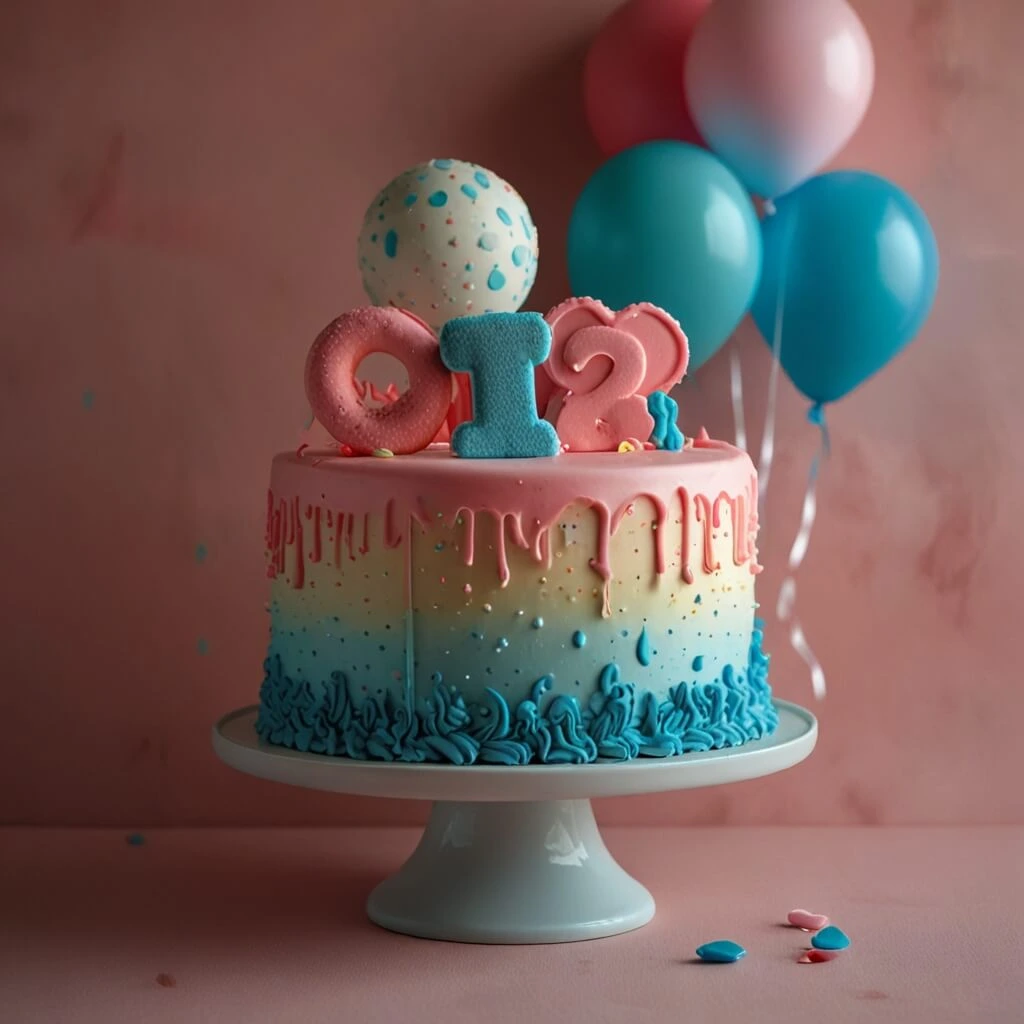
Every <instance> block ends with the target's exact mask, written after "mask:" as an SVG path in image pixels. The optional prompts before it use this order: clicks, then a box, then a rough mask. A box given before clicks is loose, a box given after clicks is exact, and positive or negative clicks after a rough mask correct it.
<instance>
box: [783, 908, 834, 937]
mask: <svg viewBox="0 0 1024 1024" xmlns="http://www.w3.org/2000/svg"><path fill="white" fill-rule="evenodd" d="M786 920H787V921H788V922H789V923H790V924H791V925H792V926H793V927H794V928H802V929H803V930H804V931H805V932H817V931H820V930H821V929H822V928H824V927H825V926H826V925H827V924H828V917H827V916H826V915H825V914H812V913H811V911H809V910H791V911H790V912H789V914H787V915H786Z"/></svg>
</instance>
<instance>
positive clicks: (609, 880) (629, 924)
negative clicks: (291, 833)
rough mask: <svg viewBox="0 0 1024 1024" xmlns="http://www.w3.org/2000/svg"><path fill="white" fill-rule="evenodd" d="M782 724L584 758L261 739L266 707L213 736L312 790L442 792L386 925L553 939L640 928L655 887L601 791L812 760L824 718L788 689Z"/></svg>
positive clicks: (373, 909) (467, 937)
mask: <svg viewBox="0 0 1024 1024" xmlns="http://www.w3.org/2000/svg"><path fill="white" fill-rule="evenodd" d="M775 706H776V709H777V710H778V712H779V726H778V728H777V729H776V731H775V732H774V733H773V734H772V735H771V736H768V737H765V738H764V739H760V740H755V741H753V742H751V743H746V744H744V745H743V746H742V747H737V748H736V749H734V750H712V751H707V752H702V753H695V754H683V755H682V756H680V757H668V758H661V759H656V758H638V759H637V760H634V761H625V762H597V763H595V764H586V765H527V766H525V767H518V768H515V767H513V768H505V767H501V766H491V765H469V766H466V767H457V766H454V765H436V764H385V763H379V762H366V761H351V760H348V759H346V758H338V757H327V756H325V755H322V754H303V753H300V752H298V751H295V750H286V749H284V748H282V747H273V746H269V745H267V744H264V743H261V742H260V740H259V738H258V737H257V735H256V730H255V722H256V708H242V709H241V710H239V711H234V712H232V713H231V714H228V715H225V716H224V718H222V719H221V720H220V721H219V722H218V723H217V724H216V725H215V726H214V729H213V746H214V750H215V751H216V752H217V754H218V755H219V757H220V758H221V759H222V760H223V761H225V762H226V763H227V764H229V765H231V766H232V767H233V768H237V769H238V770H239V771H243V772H247V773H249V774H251V775H257V776H259V777H260V778H264V779H272V780H274V781H277V782H286V783H290V784H292V785H296V786H303V787H305V788H309V789H322V790H328V791H332V792H337V793H354V794H359V795H362V796H380V797H403V798H407V799H409V798H411V799H427V800H432V801H434V804H433V809H432V811H431V815H430V821H429V822H428V824H427V828H426V831H425V832H424V834H423V836H422V838H421V839H420V843H419V845H418V846H417V847H416V850H415V851H414V852H413V854H412V856H411V857H410V858H409V860H408V861H406V863H405V864H404V865H403V866H402V868H401V869H400V870H399V871H398V873H397V874H395V875H394V876H393V877H391V878H389V879H387V880H386V881H384V882H382V883H381V884H380V885H378V886H377V888H376V889H374V890H373V892H372V893H371V894H370V898H369V900H368V902H367V913H368V914H369V916H370V919H371V920H372V921H374V922H375V923H376V924H379V925H381V926H382V927H384V928H387V929H390V930H391V931H395V932H402V933H404V934H407V935H415V936H418V937H420V938H428V939H448V940H451V941H455V942H486V943H544V942H573V941H577V940H580V939H596V938H601V937H603V936H607V935H617V934H619V933H620V932H627V931H631V930H632V929H634V928H639V927H641V926H642V925H644V924H646V923H647V922H648V921H650V919H651V918H652V917H653V916H654V900H653V898H652V897H651V894H650V893H649V892H648V891H647V890H646V889H645V888H644V887H643V886H642V885H641V884H640V883H639V882H637V881H636V880H635V879H633V878H631V877H630V876H629V875H628V874H627V873H626V872H625V871H623V869H622V868H621V867H619V865H618V864H617V863H616V862H615V860H614V859H613V858H612V856H611V854H610V853H609V852H608V850H607V848H606V847H605V845H604V841H603V840H602V839H601V834H600V832H599V831H598V828H597V823H596V822H595V820H594V812H593V809H592V807H591V805H590V798H591V797H602V796H627V795H630V794H636V793H658V792H665V791H668V790H674V789H693V788H696V787H699V786H714V785H721V784H723V783H729V782H740V781H742V780H744V779H754V778H758V777H759V776H762V775H769V774H771V773H772V772H777V771H782V770H783V769H785V768H790V767H792V766H793V765H795V764H797V763H799V762H800V761H802V760H803V759H804V758H805V757H807V755H808V754H810V752H811V751H812V750H813V749H814V744H815V741H816V739H817V731H818V728H817V722H816V721H815V719H814V716H813V715H812V714H811V713H810V712H808V711H805V710H804V709H803V708H801V707H798V706H797V705H795V704H789V703H787V702H786V701H776V702H775Z"/></svg>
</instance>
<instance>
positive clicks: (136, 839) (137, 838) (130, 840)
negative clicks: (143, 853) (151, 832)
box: [124, 832, 146, 846]
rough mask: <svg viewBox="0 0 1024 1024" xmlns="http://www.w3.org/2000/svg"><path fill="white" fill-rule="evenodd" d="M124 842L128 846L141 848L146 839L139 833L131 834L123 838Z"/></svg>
mask: <svg viewBox="0 0 1024 1024" xmlns="http://www.w3.org/2000/svg"><path fill="white" fill-rule="evenodd" d="M124 841H125V842H126V843H127V844H128V845H129V846H142V845H144V844H145V842H146V837H145V836H144V835H143V834H142V833H141V832H132V833H131V834H130V835H127V836H125V837H124Z"/></svg>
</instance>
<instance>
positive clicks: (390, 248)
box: [384, 228, 398, 260]
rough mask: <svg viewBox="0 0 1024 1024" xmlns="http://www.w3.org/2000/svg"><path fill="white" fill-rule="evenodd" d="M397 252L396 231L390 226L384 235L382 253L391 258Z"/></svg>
mask: <svg viewBox="0 0 1024 1024" xmlns="http://www.w3.org/2000/svg"><path fill="white" fill-rule="evenodd" d="M397 252H398V232H397V231H395V229H394V228H392V229H391V230H390V231H389V232H388V233H387V234H386V235H385V236H384V255H385V256H387V257H388V259H391V260H393V259H394V258H395V254H396V253H397Z"/></svg>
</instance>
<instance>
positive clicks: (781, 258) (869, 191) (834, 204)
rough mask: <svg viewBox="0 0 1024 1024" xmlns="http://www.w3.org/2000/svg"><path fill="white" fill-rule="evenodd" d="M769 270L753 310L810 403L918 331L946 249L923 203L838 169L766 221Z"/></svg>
mask: <svg viewBox="0 0 1024 1024" xmlns="http://www.w3.org/2000/svg"><path fill="white" fill-rule="evenodd" d="M762 233H763V236H764V272H763V274H762V277H761V286H760V288H759V289H758V293H757V297H756V298H755V299H754V305H753V307H752V309H751V313H752V314H753V317H754V320H755V321H756V323H757V326H758V328H759V329H760V331H761V334H762V335H763V336H764V338H765V340H766V341H767V342H768V344H769V345H771V344H772V341H773V338H774V332H775V324H776V309H777V307H778V306H779V304H780V303H781V309H780V318H779V322H780V329H781V347H780V350H779V361H780V362H781V364H782V368H783V369H784V370H785V371H786V373H787V374H788V375H789V378H790V380H792V381H793V383H794V384H795V385H796V386H797V387H798V388H799V389H800V390H801V391H802V392H803V393H804V394H805V395H806V396H807V397H808V398H810V399H811V400H812V401H814V402H833V401H835V400H836V399H837V398H842V397H843V395H846V394H848V393H849V392H850V391H852V390H853V389H854V388H856V387H857V386H858V385H860V384H862V383H863V382H864V381H865V380H867V378H868V377H870V376H871V375H872V374H873V373H877V372H878V371H879V370H880V369H881V368H882V367H883V366H885V364H886V363H888V362H889V360H890V359H892V358H893V356H895V355H896V353H897V352H899V351H900V350H901V349H902V348H903V347H904V346H905V345H907V344H908V343H909V342H910V340H911V339H912V338H913V337H914V335H915V334H917V332H918V330H919V329H920V328H921V325H922V324H923V323H924V321H925V320H926V319H927V317H928V313H929V311H930V309H931V306H932V301H933V300H934V298H935V290H936V287H937V285H938V279H939V253H938V249H937V248H936V245H935V236H934V235H933V234H932V229H931V225H930V224H929V223H928V219H927V218H926V217H925V215H924V213H923V212H922V211H921V208H920V207H919V206H918V205H917V204H916V203H915V202H914V201H913V199H911V198H910V196H908V195H907V194H906V193H905V192H903V191H902V190H901V189H899V188H897V186H896V185H894V184H892V182H890V181H886V180H885V178H880V177H877V176H876V175H874V174H867V173H866V172H864V171H835V172H833V173H831V174H823V175H821V176H820V177H818V178H812V179H811V180H810V181H809V182H807V183H806V184H805V185H803V186H801V187H800V188H798V189H797V190H796V191H795V192H793V193H791V194H790V195H788V196H785V197H784V198H783V199H781V200H780V201H779V203H778V205H777V208H776V212H775V214H774V215H773V216H771V217H768V218H766V219H765V221H764V224H763V226H762Z"/></svg>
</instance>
